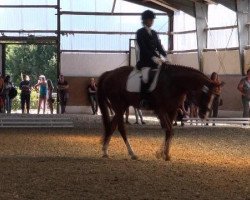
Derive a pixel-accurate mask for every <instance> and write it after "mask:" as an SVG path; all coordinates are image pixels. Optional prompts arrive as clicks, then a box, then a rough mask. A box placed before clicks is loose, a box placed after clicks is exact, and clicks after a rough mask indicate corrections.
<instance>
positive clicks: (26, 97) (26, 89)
mask: <svg viewBox="0 0 250 200" xmlns="http://www.w3.org/2000/svg"><path fill="white" fill-rule="evenodd" d="M19 88H20V90H21V109H22V114H24V110H25V104H26V111H27V114H29V112H30V93H31V84H30V80H29V76H28V75H24V76H23V81H22V82H21V83H20V86H19Z"/></svg>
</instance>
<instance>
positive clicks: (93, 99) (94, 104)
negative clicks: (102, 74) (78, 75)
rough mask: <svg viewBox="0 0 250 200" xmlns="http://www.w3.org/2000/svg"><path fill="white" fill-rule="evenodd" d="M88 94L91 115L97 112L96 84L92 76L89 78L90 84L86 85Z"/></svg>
mask: <svg viewBox="0 0 250 200" xmlns="http://www.w3.org/2000/svg"><path fill="white" fill-rule="evenodd" d="M88 94H89V99H90V103H91V108H92V111H93V115H97V112H98V101H97V84H96V82H95V79H94V78H91V79H90V84H89V86H88Z"/></svg>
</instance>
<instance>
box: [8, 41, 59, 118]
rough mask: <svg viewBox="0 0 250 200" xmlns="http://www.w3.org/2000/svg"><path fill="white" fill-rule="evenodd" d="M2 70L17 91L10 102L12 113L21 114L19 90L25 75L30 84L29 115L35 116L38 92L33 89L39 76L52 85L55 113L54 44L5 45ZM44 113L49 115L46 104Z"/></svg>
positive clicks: (55, 71) (56, 74)
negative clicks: (42, 76)
mask: <svg viewBox="0 0 250 200" xmlns="http://www.w3.org/2000/svg"><path fill="white" fill-rule="evenodd" d="M4 51H5V52H4V56H5V58H4V60H5V63H4V68H3V75H5V76H7V75H9V76H10V77H11V81H12V83H13V84H14V86H15V87H16V89H17V91H18V95H17V96H16V98H14V99H13V102H12V113H21V107H20V106H21V103H20V102H21V99H20V93H21V90H20V88H19V86H20V83H21V81H23V76H25V75H27V76H28V77H29V79H30V83H31V95H30V96H31V99H30V113H31V114H36V113H37V107H38V98H39V91H38V88H35V85H36V84H37V82H38V79H39V76H40V75H44V76H45V78H46V80H47V81H48V82H50V81H51V83H52V85H53V88H54V89H53V94H52V97H53V99H54V103H53V108H54V109H53V112H52V113H54V114H55V113H56V107H57V106H56V102H57V101H55V100H56V98H57V93H56V87H55V86H56V81H57V77H58V70H57V47H56V45H55V44H53V43H51V44H45V43H42V44H35V43H34V44H14V43H12V44H5V49H4ZM49 80H50V81H49ZM45 113H47V114H49V113H51V111H50V109H49V108H48V103H47V104H46V111H45Z"/></svg>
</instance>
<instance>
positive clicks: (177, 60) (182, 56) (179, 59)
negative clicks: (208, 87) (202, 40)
mask: <svg viewBox="0 0 250 200" xmlns="http://www.w3.org/2000/svg"><path fill="white" fill-rule="evenodd" d="M168 58H169V60H170V61H171V62H172V63H174V64H177V65H184V66H187V67H193V68H195V69H199V63H198V54H197V53H176V54H169V55H168Z"/></svg>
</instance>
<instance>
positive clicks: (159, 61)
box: [151, 56, 162, 65]
mask: <svg viewBox="0 0 250 200" xmlns="http://www.w3.org/2000/svg"><path fill="white" fill-rule="evenodd" d="M151 59H152V60H153V62H154V63H156V64H157V65H162V60H161V59H160V58H159V57H157V56H153V57H152V58H151Z"/></svg>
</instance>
